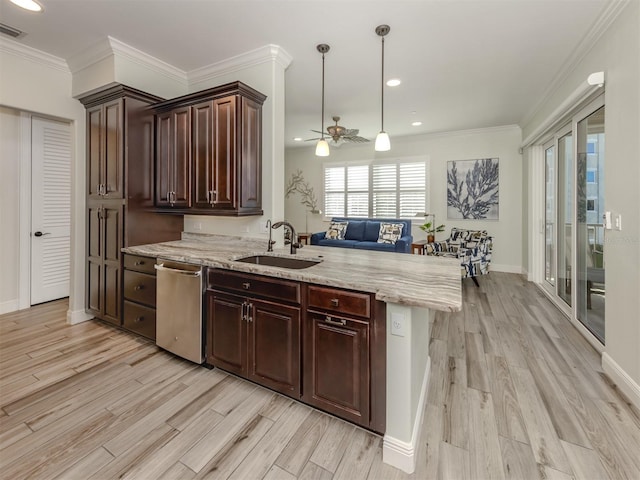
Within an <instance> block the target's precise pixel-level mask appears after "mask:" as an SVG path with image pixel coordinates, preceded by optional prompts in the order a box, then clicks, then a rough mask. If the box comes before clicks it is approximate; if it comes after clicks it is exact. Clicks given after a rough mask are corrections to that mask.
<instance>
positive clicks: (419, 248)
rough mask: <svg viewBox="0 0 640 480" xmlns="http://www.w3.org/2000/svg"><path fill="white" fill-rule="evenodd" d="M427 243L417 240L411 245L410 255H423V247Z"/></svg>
mask: <svg viewBox="0 0 640 480" xmlns="http://www.w3.org/2000/svg"><path fill="white" fill-rule="evenodd" d="M427 243H429V242H427V241H426V240H417V241H415V242H413V243H412V244H411V253H417V254H418V255H424V246H425V245H426V244H427Z"/></svg>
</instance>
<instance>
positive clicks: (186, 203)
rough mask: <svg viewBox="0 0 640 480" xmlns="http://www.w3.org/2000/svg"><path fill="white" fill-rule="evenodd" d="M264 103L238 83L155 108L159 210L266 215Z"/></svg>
mask: <svg viewBox="0 0 640 480" xmlns="http://www.w3.org/2000/svg"><path fill="white" fill-rule="evenodd" d="M265 99H266V97H265V96H264V95H262V94H261V93H259V92H257V91H256V90H254V89H252V88H251V87H249V86H247V85H245V84H243V83H241V82H233V83H229V84H226V85H222V86H219V87H215V88H211V89H208V90H204V91H201V92H197V93H193V94H190V95H186V96H183V97H179V98H175V99H173V100H168V101H165V102H162V103H159V104H156V105H155V106H154V108H155V110H156V164H157V167H156V172H157V173H156V207H159V208H162V209H165V208H166V209H172V210H173V211H175V212H176V213H191V214H209V215H233V216H240V215H261V214H262V213H263V212H262V104H263V103H264V100H265ZM176 185H177V186H176Z"/></svg>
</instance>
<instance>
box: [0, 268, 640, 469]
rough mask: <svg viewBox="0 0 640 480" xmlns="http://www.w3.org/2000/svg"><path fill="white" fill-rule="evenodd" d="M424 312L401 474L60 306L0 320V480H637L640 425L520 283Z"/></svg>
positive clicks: (233, 381) (313, 423)
mask: <svg viewBox="0 0 640 480" xmlns="http://www.w3.org/2000/svg"><path fill="white" fill-rule="evenodd" d="M463 289H464V308H463V311H462V312H459V313H456V314H442V313H438V314H437V315H436V318H435V321H434V324H433V328H432V338H431V358H432V365H433V367H432V376H431V382H430V387H429V392H428V402H427V405H426V407H425V411H424V416H423V419H424V428H423V430H422V435H421V438H420V444H419V455H418V466H417V470H416V472H415V473H414V474H413V475H411V476H408V475H405V474H403V473H402V472H400V471H398V470H396V469H394V468H392V467H390V466H388V465H385V464H383V463H382V448H381V443H382V442H381V438H380V437H379V436H376V435H373V434H371V433H369V432H367V431H365V430H362V429H359V428H356V427H354V426H353V425H351V424H349V423H346V422H343V421H341V420H338V419H336V418H333V417H331V416H329V415H326V414H323V413H321V412H319V411H317V410H314V409H312V408H310V407H307V406H305V405H302V404H300V403H297V402H294V401H292V400H290V399H288V398H286V397H283V396H281V395H278V394H274V393H273V392H271V391H269V390H266V389H264V388H262V387H258V386H256V385H253V384H251V383H249V382H247V381H244V380H240V379H237V378H235V377H233V376H230V375H227V374H225V373H224V372H221V371H219V370H207V369H205V368H203V367H199V366H196V365H193V364H191V363H189V362H187V361H183V360H180V359H178V358H176V357H174V356H172V355H170V354H168V353H166V352H163V351H161V350H159V349H158V348H156V347H155V346H154V345H153V344H152V343H150V342H148V341H146V340H144V339H141V338H138V337H136V336H133V335H131V334H127V333H125V332H122V331H119V330H117V329H115V328H112V327H109V326H106V325H105V324H102V323H100V322H96V321H91V322H86V323H83V324H80V325H76V326H69V325H66V324H65V314H66V309H67V303H66V301H64V300H63V301H57V302H52V303H48V304H44V305H40V306H36V307H33V308H31V309H28V310H23V311H20V312H15V313H11V314H7V315H3V316H0V367H1V370H0V406H1V408H0V478H2V479H7V480H9V479H10V480H14V479H26V478H36V479H50V478H60V479H73V480H75V479H78V480H85V479H116V478H126V479H146V478H148V479H193V478H198V479H199V478H215V479H218V478H219V479H226V478H234V479H254V478H255V479H258V478H265V479H283V480H286V479H294V478H300V479H332V478H334V479H349V480H353V479H367V478H368V479H389V480H391V479H401V478H417V479H435V478H451V479H467V478H469V479H489V478H491V479H494V478H495V479H502V478H505V479H507V478H513V479H536V478H545V479H568V478H575V479H605V478H611V479H624V478H629V479H639V478H640V420H639V417H638V415H637V412H635V411H634V409H633V408H631V407H630V406H629V405H628V404H627V403H625V401H624V400H623V399H622V397H620V396H619V394H618V393H617V391H616V388H615V387H614V386H612V385H611V383H610V382H609V381H608V380H607V378H606V377H605V376H604V374H603V373H602V369H601V367H600V359H599V355H598V354H597V353H596V352H595V351H594V350H593V349H592V348H591V347H590V346H589V344H588V343H587V342H586V341H585V340H584V339H583V338H582V337H581V336H580V334H579V333H578V332H577V331H576V330H575V329H574V328H573V327H572V326H571V324H570V323H569V322H568V320H566V319H565V318H564V317H563V316H562V315H561V314H560V313H559V312H558V311H557V310H556V309H555V308H554V307H553V306H552V304H551V303H549V301H548V300H547V299H546V298H545V297H544V296H543V295H542V294H541V293H540V292H539V291H538V290H537V288H535V287H534V286H533V285H532V284H530V283H527V282H526V281H525V280H523V278H522V277H521V276H519V275H513V274H502V273H496V272H494V273H491V274H490V275H488V276H484V277H482V278H480V288H479V289H478V288H476V287H475V286H474V285H473V283H472V282H471V281H470V280H465V281H464V286H463Z"/></svg>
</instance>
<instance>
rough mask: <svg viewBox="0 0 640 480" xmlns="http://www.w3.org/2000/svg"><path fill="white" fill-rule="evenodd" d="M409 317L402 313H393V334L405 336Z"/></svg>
mask: <svg viewBox="0 0 640 480" xmlns="http://www.w3.org/2000/svg"><path fill="white" fill-rule="evenodd" d="M406 321H407V319H406V318H405V316H404V315H402V314H400V313H392V314H391V335H395V336H397V337H404V335H405V325H406Z"/></svg>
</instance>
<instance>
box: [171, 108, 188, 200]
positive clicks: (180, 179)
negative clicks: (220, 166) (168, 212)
mask: <svg viewBox="0 0 640 480" xmlns="http://www.w3.org/2000/svg"><path fill="white" fill-rule="evenodd" d="M171 119H172V122H173V145H174V153H173V155H174V158H173V161H174V164H173V175H172V176H173V182H172V183H173V188H172V190H173V192H174V203H173V204H174V206H175V207H190V206H191V107H184V108H178V109H176V110H173V111H172V113H171Z"/></svg>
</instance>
